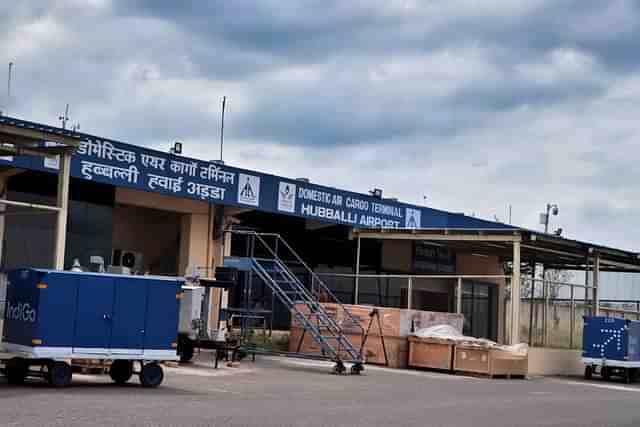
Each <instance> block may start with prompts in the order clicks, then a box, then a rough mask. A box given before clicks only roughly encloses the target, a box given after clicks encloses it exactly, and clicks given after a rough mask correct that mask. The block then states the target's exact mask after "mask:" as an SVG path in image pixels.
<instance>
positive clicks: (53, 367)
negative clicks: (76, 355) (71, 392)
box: [48, 362, 73, 387]
mask: <svg viewBox="0 0 640 427" xmlns="http://www.w3.org/2000/svg"><path fill="white" fill-rule="evenodd" d="M72 376H73V370H72V369H71V365H69V364H68V363H66V362H53V363H52V364H50V365H49V376H48V380H49V384H51V385H52V386H54V387H68V386H69V385H70V384H71V378H72Z"/></svg>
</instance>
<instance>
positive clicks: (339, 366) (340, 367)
mask: <svg viewBox="0 0 640 427" xmlns="http://www.w3.org/2000/svg"><path fill="white" fill-rule="evenodd" d="M345 372H347V368H346V367H345V366H344V363H342V361H340V360H338V361H337V362H336V364H335V365H334V366H333V373H334V374H336V375H342V374H344V373H345Z"/></svg>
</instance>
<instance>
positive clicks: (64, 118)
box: [58, 104, 69, 129]
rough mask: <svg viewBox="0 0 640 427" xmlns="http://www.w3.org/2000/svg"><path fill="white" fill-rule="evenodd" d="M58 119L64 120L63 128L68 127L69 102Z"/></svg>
mask: <svg viewBox="0 0 640 427" xmlns="http://www.w3.org/2000/svg"><path fill="white" fill-rule="evenodd" d="M58 120H60V121H61V122H62V129H66V128H67V122H68V121H69V104H67V107H66V108H65V109H64V115H62V116H58Z"/></svg>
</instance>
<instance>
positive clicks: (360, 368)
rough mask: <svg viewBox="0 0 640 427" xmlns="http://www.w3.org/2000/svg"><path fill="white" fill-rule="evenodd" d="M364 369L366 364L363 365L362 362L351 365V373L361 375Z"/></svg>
mask: <svg viewBox="0 0 640 427" xmlns="http://www.w3.org/2000/svg"><path fill="white" fill-rule="evenodd" d="M362 371H364V366H362V363H354V364H353V366H352V367H351V375H360V373H361V372H362Z"/></svg>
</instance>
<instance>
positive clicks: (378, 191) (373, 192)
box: [369, 188, 382, 199]
mask: <svg viewBox="0 0 640 427" xmlns="http://www.w3.org/2000/svg"><path fill="white" fill-rule="evenodd" d="M369 194H371V195H372V196H373V197H375V198H376V199H382V190H381V189H379V188H374V189H373V190H371V191H369Z"/></svg>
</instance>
